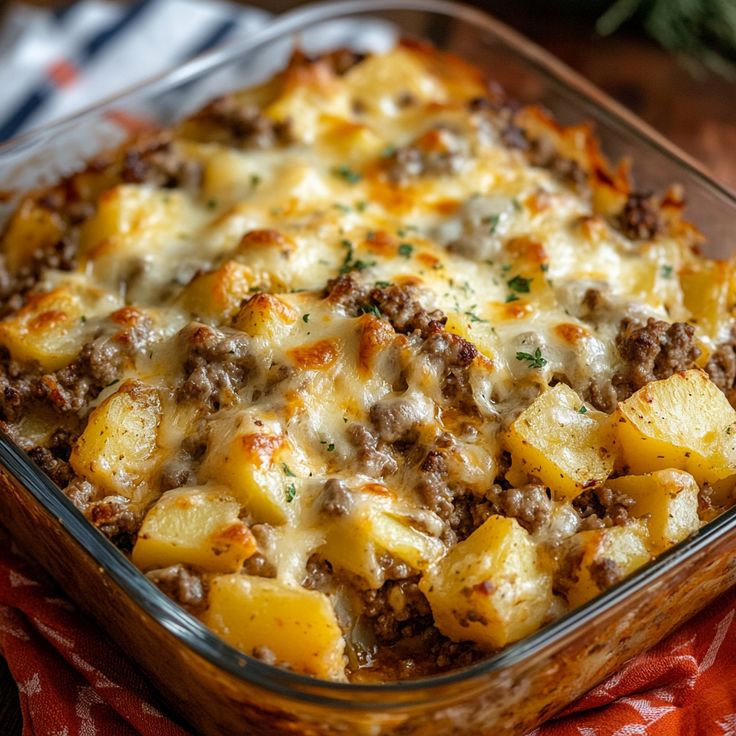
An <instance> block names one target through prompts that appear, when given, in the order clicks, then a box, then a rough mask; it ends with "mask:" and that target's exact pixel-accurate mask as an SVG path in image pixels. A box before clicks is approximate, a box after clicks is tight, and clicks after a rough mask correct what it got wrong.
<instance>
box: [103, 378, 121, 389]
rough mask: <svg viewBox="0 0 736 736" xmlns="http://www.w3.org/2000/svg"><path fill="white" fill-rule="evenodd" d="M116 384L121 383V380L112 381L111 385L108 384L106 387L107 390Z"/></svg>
mask: <svg viewBox="0 0 736 736" xmlns="http://www.w3.org/2000/svg"><path fill="white" fill-rule="evenodd" d="M116 383H120V379H119V378H115V379H113V380H112V381H110V383H108V384H106V385H105V388H110V386H114V385H115V384H116Z"/></svg>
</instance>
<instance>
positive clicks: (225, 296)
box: [181, 261, 255, 321]
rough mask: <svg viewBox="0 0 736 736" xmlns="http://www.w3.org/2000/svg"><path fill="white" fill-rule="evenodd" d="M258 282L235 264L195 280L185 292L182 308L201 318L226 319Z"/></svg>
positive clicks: (227, 264) (246, 268)
mask: <svg viewBox="0 0 736 736" xmlns="http://www.w3.org/2000/svg"><path fill="white" fill-rule="evenodd" d="M254 283H255V276H254V274H253V272H252V271H251V270H250V269H249V268H248V267H247V266H243V265H241V264H240V263H236V262H235V261H227V262H226V263H225V264H223V265H222V266H220V268H218V269H216V270H215V271H209V272H208V273H203V274H201V275H199V276H197V277H196V278H194V279H193V280H192V282H191V283H189V284H188V285H187V286H186V287H185V288H184V289H183V290H182V293H181V301H182V305H183V306H184V307H185V308H186V309H188V310H189V311H190V312H193V313H194V314H196V315H197V316H199V317H206V318H209V319H213V320H218V321H221V320H224V319H225V318H227V317H229V316H231V315H232V314H233V313H234V312H235V311H236V310H237V309H238V307H239V306H240V303H241V302H242V301H243V299H246V298H247V297H248V296H249V295H250V289H251V287H252V286H253V284H254Z"/></svg>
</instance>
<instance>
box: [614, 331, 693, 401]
mask: <svg viewBox="0 0 736 736" xmlns="http://www.w3.org/2000/svg"><path fill="white" fill-rule="evenodd" d="M616 347H617V348H618V351H619V353H620V355H621V358H622V360H623V362H624V367H623V368H622V369H621V370H620V371H619V372H618V373H616V375H614V377H613V386H614V387H615V389H616V393H617V395H618V398H619V401H623V400H624V399H627V398H628V397H629V396H631V394H633V393H634V392H635V391H638V390H639V389H640V388H642V386H646V384H647V383H649V382H650V381H656V380H659V379H663V378H669V377H670V376H671V375H673V374H674V373H677V372H678V371H684V370H687V369H688V368H692V367H693V366H694V365H695V361H696V360H697V358H698V356H699V355H700V348H698V346H697V344H696V341H695V329H694V328H693V326H692V325H689V324H687V323H685V322H675V323H673V324H669V323H667V322H662V321H660V320H656V319H654V318H652V317H650V318H649V319H648V320H647V323H646V325H642V324H641V323H640V322H635V321H633V320H631V319H629V318H624V319H623V320H621V325H620V326H619V331H618V335H617V336H616Z"/></svg>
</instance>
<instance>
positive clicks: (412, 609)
mask: <svg viewBox="0 0 736 736" xmlns="http://www.w3.org/2000/svg"><path fill="white" fill-rule="evenodd" d="M417 582H418V578H416V577H414V578H407V579H404V580H389V581H388V582H386V583H384V585H383V586H382V587H381V588H379V589H378V590H366V591H363V592H362V596H361V598H362V605H363V611H362V615H363V617H364V618H365V619H367V620H368V621H369V622H370V624H371V627H372V629H373V631H374V632H375V635H376V639H377V640H379V641H381V642H393V641H396V640H397V639H399V638H406V637H411V636H415V635H416V634H418V633H420V632H421V631H423V630H424V629H426V628H427V626H430V625H431V624H432V618H431V611H430V608H429V603H427V599H426V598H425V597H424V594H423V593H422V592H421V591H420V590H419V586H418V585H417Z"/></svg>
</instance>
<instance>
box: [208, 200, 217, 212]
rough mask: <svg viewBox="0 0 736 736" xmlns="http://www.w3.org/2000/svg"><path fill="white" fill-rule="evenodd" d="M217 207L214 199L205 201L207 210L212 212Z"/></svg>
mask: <svg viewBox="0 0 736 736" xmlns="http://www.w3.org/2000/svg"><path fill="white" fill-rule="evenodd" d="M215 207H217V200H216V199H208V200H207V209H208V210H213V209H215Z"/></svg>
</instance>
